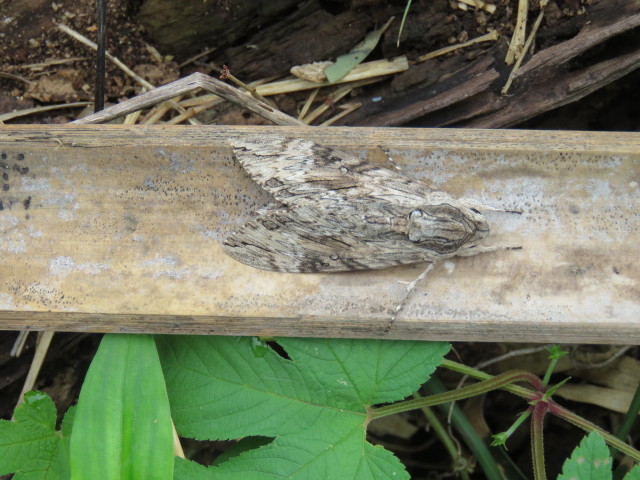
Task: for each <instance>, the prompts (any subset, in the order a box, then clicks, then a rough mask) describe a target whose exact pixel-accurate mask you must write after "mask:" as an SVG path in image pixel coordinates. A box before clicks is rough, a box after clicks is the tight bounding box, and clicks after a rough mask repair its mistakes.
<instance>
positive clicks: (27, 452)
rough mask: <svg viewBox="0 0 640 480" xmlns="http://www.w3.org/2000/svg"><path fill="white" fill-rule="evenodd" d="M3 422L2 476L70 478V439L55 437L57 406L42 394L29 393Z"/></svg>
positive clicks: (20, 479) (0, 445)
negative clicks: (67, 450)
mask: <svg viewBox="0 0 640 480" xmlns="http://www.w3.org/2000/svg"><path fill="white" fill-rule="evenodd" d="M14 417H15V421H9V420H0V475H5V474H8V473H15V475H14V477H13V478H14V479H18V480H26V479H28V480H32V479H44V478H46V479H58V478H60V479H63V478H68V476H69V470H68V456H67V457H65V455H66V453H65V452H66V450H65V448H67V445H68V439H66V438H63V437H61V436H58V435H57V434H56V429H55V426H56V407H55V405H54V404H53V401H52V400H51V398H49V397H48V396H47V395H45V394H44V393H41V392H29V393H27V394H25V396H24V402H22V403H21V404H20V405H19V406H18V407H16V410H15V412H14Z"/></svg>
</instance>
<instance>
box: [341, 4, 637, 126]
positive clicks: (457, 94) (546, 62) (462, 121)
mask: <svg viewBox="0 0 640 480" xmlns="http://www.w3.org/2000/svg"><path fill="white" fill-rule="evenodd" d="M639 7H640V1H639V0H632V1H629V0H594V1H593V2H592V4H591V7H590V14H589V16H588V17H574V18H573V19H572V20H569V21H571V22H573V23H574V24H575V25H573V28H567V29H568V30H569V31H571V30H573V29H577V30H578V32H577V33H576V34H575V36H574V37H573V38H570V39H568V40H566V41H564V42H562V43H559V44H557V45H554V46H552V47H549V48H546V49H544V50H541V51H539V52H537V53H536V54H535V55H533V56H532V57H531V58H528V59H525V61H524V64H523V65H522V67H521V68H519V69H518V70H517V71H516V72H515V73H514V75H513V78H514V84H513V85H512V87H511V88H510V89H509V95H507V96H500V95H498V94H497V92H499V91H500V89H502V88H503V86H504V85H505V84H506V83H507V81H508V78H507V72H506V71H504V70H503V69H501V68H499V66H500V65H501V63H502V57H503V56H504V53H505V52H504V50H505V48H506V44H505V42H504V41H501V42H498V44H497V46H496V48H493V49H491V50H489V51H487V53H486V56H484V57H481V58H478V59H477V60H475V61H474V62H472V63H471V64H467V62H466V61H464V60H463V59H462V58H453V59H449V61H447V62H439V61H435V60H431V61H427V62H425V63H424V64H420V65H416V66H412V68H410V69H409V70H408V71H407V72H406V73H405V74H404V75H399V76H398V77H397V78H396V79H394V84H395V85H392V86H389V87H387V88H386V89H384V87H383V88H382V89H381V90H377V91H375V94H376V95H379V96H382V97H383V98H385V102H384V105H383V104H380V103H373V102H368V101H367V99H368V98H370V97H371V96H372V95H373V93H372V92H370V91H369V92H366V94H363V95H362V98H359V97H355V98H353V99H352V100H353V101H361V102H362V104H363V106H362V108H360V109H359V110H357V111H356V112H354V113H353V114H352V115H350V116H349V117H347V118H346V120H347V122H348V123H349V124H351V125H365V126H372V127H373V126H393V125H402V124H407V123H408V122H411V121H414V120H416V119H418V120H417V121H418V122H419V124H420V125H421V126H446V125H455V126H459V127H470V128H500V127H508V126H512V125H517V124H519V123H522V122H524V121H526V120H528V119H530V118H532V117H535V116H537V115H540V114H542V113H544V112H547V111H550V110H553V109H554V108H558V107H561V106H563V105H566V104H568V103H571V102H575V101H577V100H579V99H581V98H583V97H585V96H586V95H589V94H590V93H592V92H594V91H596V90H597V89H599V88H602V87H603V86H606V85H608V84H610V83H611V82H613V81H615V80H617V79H618V78H620V77H622V76H623V75H626V74H627V73H629V72H631V71H633V70H635V69H638V68H640V48H638V47H637V46H636V45H634V43H633V42H628V48H626V49H624V51H622V50H621V49H619V48H618V49H615V48H613V46H612V45H614V44H611V45H608V44H607V42H610V41H611V39H612V38H613V37H615V36H616V35H621V34H629V35H630V34H631V33H630V32H632V30H633V29H638V28H640V14H639V13H638V8H639ZM583 19H584V20H583ZM587 20H588V21H587ZM580 21H583V22H584V25H579V23H578V22H580ZM596 49H602V51H603V52H604V53H607V52H609V53H610V54H609V56H608V58H603V59H599V57H594V58H593V59H590V57H589V55H590V54H591V52H593V51H594V50H596ZM592 62H593V63H592ZM481 68H484V71H481V70H480V69H481ZM451 72H454V73H451ZM403 77H406V79H404V78H403ZM492 78H493V79H494V80H493V81H492V82H491V83H487V80H488V79H492ZM419 82H420V83H419ZM407 84H408V85H409V86H410V88H407V87H406V85H407ZM402 86H404V88H400V87H402ZM447 99H450V100H451V102H450V103H445V100H447Z"/></svg>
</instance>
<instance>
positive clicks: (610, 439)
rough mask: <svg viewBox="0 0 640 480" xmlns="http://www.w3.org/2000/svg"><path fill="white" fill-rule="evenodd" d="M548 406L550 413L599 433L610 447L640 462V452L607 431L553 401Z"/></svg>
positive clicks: (588, 430) (583, 428)
mask: <svg viewBox="0 0 640 480" xmlns="http://www.w3.org/2000/svg"><path fill="white" fill-rule="evenodd" d="M548 406H549V412H551V413H553V414H554V415H556V416H558V417H560V418H562V419H563V420H565V421H567V422H569V423H570V424H572V425H575V426H576V427H578V428H580V429H582V430H584V431H585V432H587V433H590V432H594V431H595V432H598V433H599V434H600V435H601V436H602V438H603V439H604V441H605V442H607V443H608V444H609V445H610V446H612V447H614V448H615V449H617V450H619V451H620V452H622V453H624V454H625V455H628V456H629V457H631V458H633V459H634V460H635V461H636V462H640V451H638V450H636V449H635V448H633V447H632V446H631V445H628V444H626V443H625V442H623V441H622V440H620V439H619V438H617V437H616V436H614V435H612V434H610V433H609V432H607V431H606V430H603V429H602V428H600V427H598V426H597V425H595V424H593V423H591V422H590V421H588V420H586V419H584V418H582V417H581V416H579V415H576V414H575V413H573V412H572V411H570V410H567V409H566V408H564V407H561V406H560V405H558V404H557V403H556V402H554V401H553V400H551V401H549V404H548Z"/></svg>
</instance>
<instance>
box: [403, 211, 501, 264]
mask: <svg viewBox="0 0 640 480" xmlns="http://www.w3.org/2000/svg"><path fill="white" fill-rule="evenodd" d="M452 203H453V202H452ZM407 235H408V237H409V240H411V241H412V242H414V243H418V244H420V245H422V246H424V247H425V248H427V249H429V250H432V251H434V252H436V253H438V254H440V255H449V256H453V255H456V254H458V253H462V252H466V251H468V250H470V249H473V248H474V247H476V246H477V245H478V244H479V243H480V242H481V241H482V240H484V239H485V238H486V237H487V235H489V224H488V223H487V221H486V220H485V218H484V216H483V215H482V214H481V213H480V212H479V211H478V210H476V209H475V208H470V207H467V206H465V205H462V204H460V203H458V202H455V204H449V203H440V204H435V205H426V206H424V207H423V208H417V209H415V210H413V211H412V212H411V213H409V218H408V222H407Z"/></svg>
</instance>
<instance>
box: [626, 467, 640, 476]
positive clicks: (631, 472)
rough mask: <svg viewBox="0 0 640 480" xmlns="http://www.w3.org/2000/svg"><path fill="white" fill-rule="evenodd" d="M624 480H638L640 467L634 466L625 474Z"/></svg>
mask: <svg viewBox="0 0 640 480" xmlns="http://www.w3.org/2000/svg"><path fill="white" fill-rule="evenodd" d="M624 480H640V465H636V466H635V467H633V468H632V469H631V470H629V471H628V472H627V474H626V475H625V476H624Z"/></svg>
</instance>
